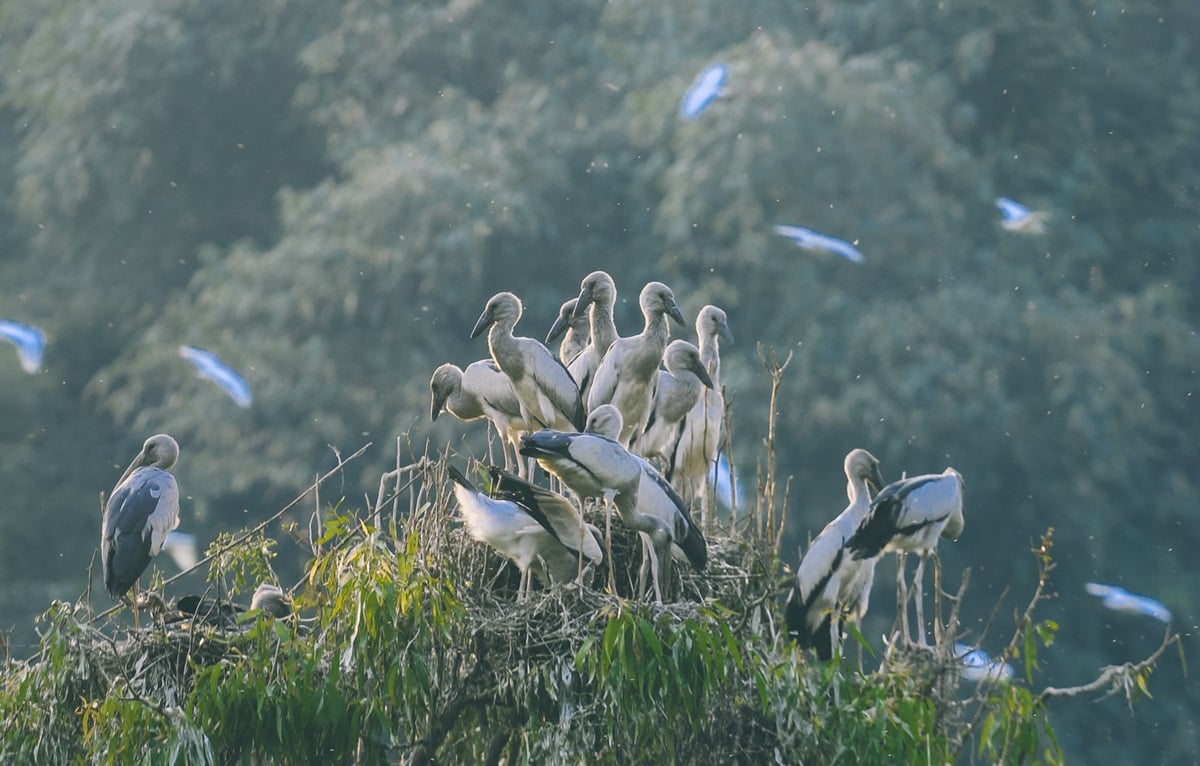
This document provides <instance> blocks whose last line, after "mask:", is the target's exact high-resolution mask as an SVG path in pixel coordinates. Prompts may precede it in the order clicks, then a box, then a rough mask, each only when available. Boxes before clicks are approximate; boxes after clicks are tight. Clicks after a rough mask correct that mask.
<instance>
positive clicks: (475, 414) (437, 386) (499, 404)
mask: <svg viewBox="0 0 1200 766" xmlns="http://www.w3.org/2000/svg"><path fill="white" fill-rule="evenodd" d="M429 390H430V393H431V395H432V400H431V404H430V410H429V413H430V418H431V419H432V420H437V419H438V415H440V414H441V413H442V411H443V410H444V411H446V412H449V413H450V414H451V415H453V416H454V417H456V418H458V419H459V420H462V421H464V422H468V421H471V420H477V419H479V418H487V419H488V420H489V421H490V422H491V424H492V426H493V427H494V428H495V429H496V432H497V433H498V434H499V435H500V438H501V439H502V440H504V441H505V442H506V443H507V444H509V445H510V446H511V448H512V453H513V455H516V453H517V445H518V440H519V439H520V436H521V434H522V433H524V432H525V431H527V430H529V426H528V425H527V424H526V422H525V417H524V415H523V414H522V411H521V402H520V400H519V399H517V392H516V391H515V390H513V386H512V381H510V380H509V379H508V376H507V375H505V374H504V372H503V371H502V370H501V369H500V366H499V365H498V364H496V362H495V360H494V359H491V358H488V359H480V360H479V361H477V362H472V363H471V364H469V365H467V368H466V369H465V370H462V369H459V368H458V366H457V365H454V364H450V363H446V364H443V365H441V366H439V367H438V368H437V369H436V370H434V371H433V376H432V377H431V378H430V379H429ZM507 454H508V453H507V452H505V458H506V459H507Z"/></svg>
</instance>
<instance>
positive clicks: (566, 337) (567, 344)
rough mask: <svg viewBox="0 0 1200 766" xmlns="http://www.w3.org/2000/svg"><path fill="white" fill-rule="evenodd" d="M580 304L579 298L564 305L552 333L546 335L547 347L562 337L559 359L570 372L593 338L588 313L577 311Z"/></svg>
mask: <svg viewBox="0 0 1200 766" xmlns="http://www.w3.org/2000/svg"><path fill="white" fill-rule="evenodd" d="M578 303H579V299H578V298H572V299H571V300H569V301H567V302H565V303H563V305H562V306H560V307H559V309H558V318H557V319H555V320H554V324H552V325H550V332H548V333H546V344H547V345H549V344H551V343H553V342H554V341H555V339H556V338H558V337H559V336H562V342H560V343H559V344H558V358H559V361H561V362H562V363H563V364H565V365H567V369H568V370H570V367H571V362H573V361H575V357H577V356H579V355H580V354H581V353H583V350H584V349H585V348H587V345H588V341H590V340H591V337H592V334H591V319H590V318H589V317H588V314H587V312H586V311H576V310H575V306H576V305H578ZM577 382H578V381H577Z"/></svg>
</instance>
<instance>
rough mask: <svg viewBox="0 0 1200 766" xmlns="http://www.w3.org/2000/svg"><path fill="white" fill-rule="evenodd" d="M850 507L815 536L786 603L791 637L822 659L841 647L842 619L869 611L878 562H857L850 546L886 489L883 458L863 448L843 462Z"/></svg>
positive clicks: (785, 615) (853, 452)
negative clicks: (877, 495)
mask: <svg viewBox="0 0 1200 766" xmlns="http://www.w3.org/2000/svg"><path fill="white" fill-rule="evenodd" d="M842 469H843V470H844V471H845V473H846V482H847V483H846V493H847V495H848V496H849V498H850V504H849V505H847V506H846V508H845V509H844V510H843V511H842V512H841V513H839V514H838V515H837V516H836V517H835V518H834V519H833V520H832V521H830V522H829V523H828V524H826V525H825V528H824V529H822V530H821V532H820V533H819V534H818V535H817V537H816V539H814V540H813V541H812V543H811V544H810V545H809V546H808V550H807V551H805V552H804V556H803V557H802V558H801V559H800V564H799V566H798V567H796V581H795V583H794V584H793V585H792V590H791V592H789V593H788V597H787V602H786V604H785V605H784V619H785V620H786V621H787V626H788V633H789V634H790V635H791V636H793V637H794V638H795V639H796V641H797V642H798V643H799V644H800V645H801V646H804V647H813V648H814V649H816V652H817V656H818V657H819V658H820V659H822V660H828V659H830V658H832V657H833V654H834V649H835V648H836V647H837V646H839V645H840V643H841V625H842V622H843V620H844V619H846V618H849V619H850V620H852V621H854V622H858V621H860V620H861V619H862V617H863V615H865V614H866V611H867V596H868V595H869V594H870V590H871V583H872V581H873V580H874V571H875V562H874V560H873V559H872V560H863V561H858V560H855V559H854V558H853V557H852V556H851V555H850V552H849V550H848V549H847V547H846V544H847V542H848V541H849V540H850V538H851V537H852V536H853V535H854V532H855V530H856V529H858V527H859V525H860V524H861V523H862V521H863V519H865V518H866V516H867V513H868V512H870V509H871V494H872V493H873V492H877V491H879V488H880V487H881V486H883V477H882V476H881V475H880V472H879V460H878V459H876V457H875V456H874V455H872V454H871V453H870V452H867V451H866V450H865V449H854V450H851V451H850V452H849V453H848V454H847V455H846V458H845V460H843V461H842Z"/></svg>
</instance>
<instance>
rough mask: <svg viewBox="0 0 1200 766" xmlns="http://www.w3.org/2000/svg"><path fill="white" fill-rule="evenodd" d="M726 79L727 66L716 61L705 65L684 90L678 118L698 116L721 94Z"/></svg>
mask: <svg viewBox="0 0 1200 766" xmlns="http://www.w3.org/2000/svg"><path fill="white" fill-rule="evenodd" d="M728 79H729V67H727V66H725V65H724V64H722V63H720V62H717V63H715V64H710V65H708V66H707V67H705V68H704V69H703V70H702V71H701V72H700V74H698V75H697V76H696V80H695V81H694V82H693V83H692V85H691V87H689V88H688V89H687V91H685V92H684V94H683V101H682V102H680V104H679V118H680V119H682V120H693V119H695V118H697V117H699V116H700V113H701V112H703V111H704V110H705V109H707V108H708V107H709V104H711V103H712V102H713V101H716V100H717V97H718V96H720V95H721V91H722V90H724V89H725V83H726V81H727V80H728Z"/></svg>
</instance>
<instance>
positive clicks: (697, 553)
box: [641, 460, 708, 572]
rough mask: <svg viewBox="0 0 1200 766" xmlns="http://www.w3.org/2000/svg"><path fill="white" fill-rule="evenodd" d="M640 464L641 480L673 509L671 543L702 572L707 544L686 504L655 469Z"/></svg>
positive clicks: (643, 461)
mask: <svg viewBox="0 0 1200 766" xmlns="http://www.w3.org/2000/svg"><path fill="white" fill-rule="evenodd" d="M641 463H642V476H643V480H647V479H648V480H649V481H651V482H652V483H653V484H654V485H655V486H657V487H658V489H659V490H661V491H662V492H663V494H665V495H666V496H667V497H668V498H669V499H670V501H671V504H672V505H673V506H674V507H675V509H674V510H675V514H674V516H675V518H674V519H673V521H672V522H671V537H672V542H674V543H675V545H677V546H679V549H680V550H682V551H683V553H684V555H685V556H687V560H688V561H689V562H690V563H691V565H692V566H693V567H695V568H696V570H697V571H701V572H702V571H704V567H705V566H706V565H707V564H708V543H707V542H705V540H704V535H702V534H701V533H700V528H699V527H697V526H696V523H695V522H694V521H692V516H691V514H690V513H688V505H687V502H686V501H685V500H684V499H683V498H682V497H680V495H679V493H678V492H676V491H675V488H674V487H672V486H671V483H670V482H669V481H667V480H666V478H664V477H663V475H662V474H661V473H659V472H658V469H657V468H655V467H654V466H652V465H650V463H649V462H647V461H645V460H642V461H641Z"/></svg>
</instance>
